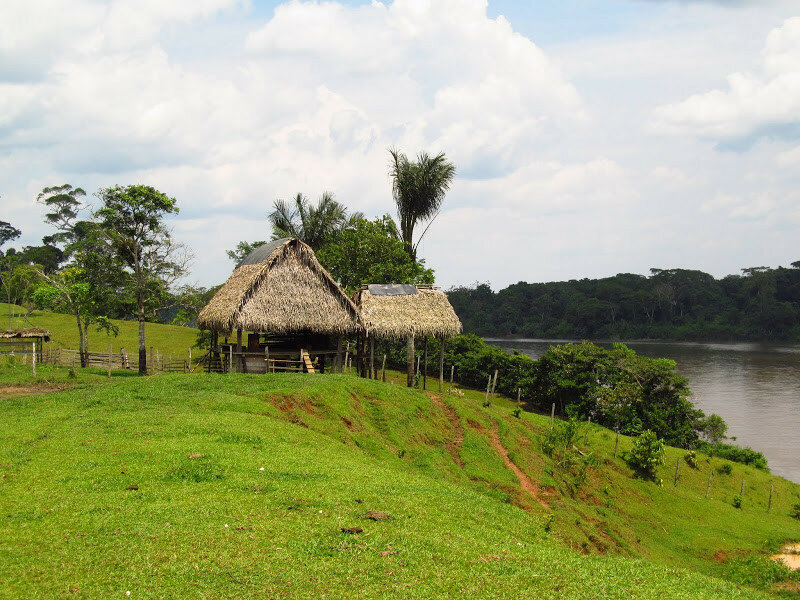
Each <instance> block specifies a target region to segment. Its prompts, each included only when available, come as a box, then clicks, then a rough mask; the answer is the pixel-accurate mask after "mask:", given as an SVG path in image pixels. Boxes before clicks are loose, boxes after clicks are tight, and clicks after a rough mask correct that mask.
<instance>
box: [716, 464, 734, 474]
mask: <svg viewBox="0 0 800 600" xmlns="http://www.w3.org/2000/svg"><path fill="white" fill-rule="evenodd" d="M717 473H719V474H720V475H730V474H731V473H733V467H732V466H731V465H730V463H724V464H721V465H720V466H718V467H717Z"/></svg>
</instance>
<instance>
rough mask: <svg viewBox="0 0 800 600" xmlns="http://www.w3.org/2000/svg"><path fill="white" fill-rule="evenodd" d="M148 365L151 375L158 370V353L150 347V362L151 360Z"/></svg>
mask: <svg viewBox="0 0 800 600" xmlns="http://www.w3.org/2000/svg"><path fill="white" fill-rule="evenodd" d="M148 364H149V365H150V373H151V374H152V373H155V370H156V353H155V351H154V350H153V347H152V346H150V360H149V362H148ZM140 368H141V365H140Z"/></svg>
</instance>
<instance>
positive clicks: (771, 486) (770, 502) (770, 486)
mask: <svg viewBox="0 0 800 600" xmlns="http://www.w3.org/2000/svg"><path fill="white" fill-rule="evenodd" d="M773 487H774V484H772V483H770V484H769V502H768V503H767V512H769V511H771V510H772V488H773Z"/></svg>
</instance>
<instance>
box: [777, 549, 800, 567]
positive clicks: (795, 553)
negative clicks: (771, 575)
mask: <svg viewBox="0 0 800 600" xmlns="http://www.w3.org/2000/svg"><path fill="white" fill-rule="evenodd" d="M770 558H771V559H772V560H775V561H780V562H782V563H784V564H785V565H786V566H787V567H789V568H790V569H791V570H792V571H797V570H798V569H800V544H786V545H785V546H784V547H783V548H781V552H780V554H773V555H772V556H770Z"/></svg>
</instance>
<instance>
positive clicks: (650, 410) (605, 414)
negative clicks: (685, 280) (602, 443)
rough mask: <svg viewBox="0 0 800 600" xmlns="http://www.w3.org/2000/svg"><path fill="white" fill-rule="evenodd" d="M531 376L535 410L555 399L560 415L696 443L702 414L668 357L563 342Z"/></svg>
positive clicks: (621, 347)
mask: <svg viewBox="0 0 800 600" xmlns="http://www.w3.org/2000/svg"><path fill="white" fill-rule="evenodd" d="M533 375H534V376H533V378H532V384H533V386H532V389H531V391H530V392H529V397H532V399H533V401H534V403H535V406H536V407H537V408H538V409H539V410H542V411H547V410H548V409H549V408H550V406H551V404H552V403H555V404H556V407H557V408H558V409H559V413H561V414H569V415H573V416H576V417H578V418H580V419H588V418H591V419H592V421H593V422H595V423H599V424H601V425H604V426H606V427H609V428H613V427H616V426H617V425H619V426H620V430H621V432H622V433H624V434H627V435H637V434H638V433H640V432H641V431H643V430H651V431H653V432H654V433H655V434H656V435H657V436H658V437H661V438H663V439H664V440H665V441H666V442H667V443H668V444H670V445H672V446H678V447H683V448H692V447H694V446H695V445H696V444H697V442H698V439H699V438H698V432H699V431H701V430H702V427H703V423H704V414H703V412H702V411H700V410H698V409H697V408H695V407H694V405H693V404H692V402H691V401H690V400H689V395H690V391H689V387H688V382H687V381H686V379H685V378H684V377H682V376H681V375H679V374H678V373H676V372H675V362H674V361H672V360H668V359H653V358H647V357H645V356H641V355H638V354H636V352H634V351H633V350H631V349H630V348H628V347H627V346H625V345H624V344H614V346H613V347H612V348H611V349H610V350H609V349H605V348H601V347H600V346H597V345H595V344H592V343H590V342H583V343H581V344H562V345H559V346H552V347H550V348H549V349H548V351H547V352H545V354H544V355H542V357H541V358H540V359H539V360H538V361H536V363H535V367H534V374H533ZM523 389H524V388H523Z"/></svg>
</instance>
